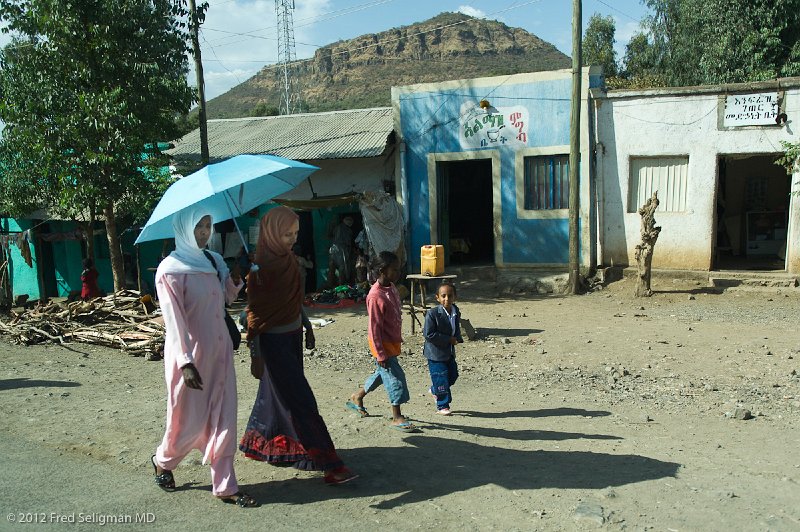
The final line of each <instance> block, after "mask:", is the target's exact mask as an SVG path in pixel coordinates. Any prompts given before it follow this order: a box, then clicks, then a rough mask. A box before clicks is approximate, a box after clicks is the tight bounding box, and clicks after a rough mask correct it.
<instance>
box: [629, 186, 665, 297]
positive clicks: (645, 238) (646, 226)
mask: <svg viewBox="0 0 800 532" xmlns="http://www.w3.org/2000/svg"><path fill="white" fill-rule="evenodd" d="M657 208H658V191H656V192H653V195H652V197H651V198H650V199H649V200H647V203H645V204H644V205H642V208H641V209H639V216H641V217H642V226H641V236H642V243H641V244H637V245H636V266H637V268H638V270H639V271H638V276H637V278H636V293H635V296H636V297H650V296H652V295H653V291H652V290H651V289H650V274H651V269H652V262H653V250H654V248H655V246H656V240H658V234H659V233H660V232H661V228H660V227H656V219H655V212H656V209H657Z"/></svg>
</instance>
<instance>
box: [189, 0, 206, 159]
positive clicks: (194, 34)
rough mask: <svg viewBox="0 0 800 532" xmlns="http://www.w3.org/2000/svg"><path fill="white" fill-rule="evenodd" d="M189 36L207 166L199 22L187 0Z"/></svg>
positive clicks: (191, 2) (201, 148) (202, 156)
mask: <svg viewBox="0 0 800 532" xmlns="http://www.w3.org/2000/svg"><path fill="white" fill-rule="evenodd" d="M189 16H190V17H191V21H190V23H189V34H190V36H191V39H192V51H193V55H194V71H195V74H196V75H197V100H198V113H197V116H198V118H199V119H200V160H201V162H202V165H203V166H207V165H208V158H209V153H208V119H207V116H206V85H205V78H204V77H203V59H202V57H201V55H200V37H199V34H200V20H199V17H198V16H197V7H196V6H195V1H194V0H189Z"/></svg>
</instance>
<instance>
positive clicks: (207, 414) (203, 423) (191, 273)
mask: <svg viewBox="0 0 800 532" xmlns="http://www.w3.org/2000/svg"><path fill="white" fill-rule="evenodd" d="M211 222H212V220H211V217H210V216H208V215H205V213H204V212H203V211H201V210H195V211H193V212H191V211H190V212H187V211H181V212H180V213H178V214H176V215H175V216H174V218H173V221H172V226H173V229H174V231H175V248H176V249H175V251H173V252H172V253H171V254H170V255H169V256H168V257H166V258H165V259H164V260H163V261H161V264H159V266H158V270H157V271H156V291H157V293H158V299H159V302H160V304H161V312H162V314H163V316H164V325H165V326H166V338H165V346H164V375H165V377H166V381H167V426H166V431H165V432H164V439H163V440H162V441H161V445H159V446H158V449H157V450H156V454H154V455H153V456H152V458H151V461H152V462H153V468H154V470H155V481H156V484H157V485H158V486H159V487H161V488H163V489H164V490H167V491H171V490H173V489H174V488H175V479H174V477H173V474H172V470H173V469H175V468H176V467H177V466H178V464H179V463H180V462H181V460H183V458H184V457H185V456H186V455H187V454H188V453H189V452H190V451H192V450H193V449H198V450H199V451H200V452H202V453H203V463H207V462H208V463H210V464H211V487H212V493H213V494H214V496H216V497H218V498H219V499H221V500H222V501H223V502H226V503H231V504H237V505H239V506H241V507H250V506H257V505H258V503H257V502H256V501H255V499H253V498H252V497H250V496H249V495H247V494H245V493H241V492H240V491H239V487H238V485H237V483H236V474H235V472H234V470H233V457H234V455H235V453H236V406H237V396H236V374H235V373H234V369H233V344H232V342H231V338H230V334H229V333H228V329H227V327H226V325H225V322H224V320H223V312H226V311H225V302H226V301H227V302H229V303H230V302H233V301H234V299H236V295H237V294H238V293H239V290H240V289H241V287H242V281H241V278H240V276H239V273H238V271H237V268H234V272H233V274H231V273H230V272H229V271H228V268H227V267H226V266H225V261H224V260H223V259H222V257H221V256H220V255H219V254H217V253H214V252H209V251H205V252H204V250H205V247H206V244H207V243H208V240H209V239H210V238H211V233H212V225H211ZM212 260H213V262H214V264H212V263H211V262H212Z"/></svg>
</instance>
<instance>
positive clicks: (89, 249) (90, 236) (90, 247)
mask: <svg viewBox="0 0 800 532" xmlns="http://www.w3.org/2000/svg"><path fill="white" fill-rule="evenodd" d="M96 209H97V207H95V204H94V202H92V204H91V205H90V206H89V223H88V224H87V227H86V256H87V257H88V258H90V259H92V261H94V220H95V218H96V216H95V214H96V212H97V211H96Z"/></svg>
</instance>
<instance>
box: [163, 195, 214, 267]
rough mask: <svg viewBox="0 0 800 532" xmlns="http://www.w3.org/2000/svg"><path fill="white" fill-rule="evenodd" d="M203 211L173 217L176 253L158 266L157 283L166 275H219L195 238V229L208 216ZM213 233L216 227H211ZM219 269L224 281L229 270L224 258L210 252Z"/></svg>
mask: <svg viewBox="0 0 800 532" xmlns="http://www.w3.org/2000/svg"><path fill="white" fill-rule="evenodd" d="M207 215H208V213H206V212H205V211H204V210H202V209H199V208H198V209H184V210H182V211H179V212H177V213H175V214H174V215H173V216H172V229H173V231H174V233H175V251H173V252H172V253H170V254H169V256H168V257H166V258H165V259H164V260H162V261H161V264H159V265H158V270H157V271H156V281H158V278H159V277H160V276H161V275H163V274H165V273H214V274H216V273H217V269H216V268H214V266H213V265H212V264H211V262H210V261H209V260H208V258H207V257H206V256H205V254H204V253H203V250H202V249H200V248H199V247H197V239H196V238H195V237H194V228H195V227H196V226H197V224H198V223H199V222H200V220H201V219H202V218H203V217H204V216H207ZM212 224H213V220H212ZM211 232H212V234H213V232H214V226H213V225H212V226H211ZM206 251H207V252H208V253H210V254H211V256H212V257H214V262H216V264H217V267H218V268H219V269H220V270H222V272H221V273H222V279H225V277H227V275H228V268H227V267H226V266H225V261H224V260H223V259H222V257H221V256H220V255H219V254H218V253H215V252H213V251H208V250H206Z"/></svg>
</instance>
